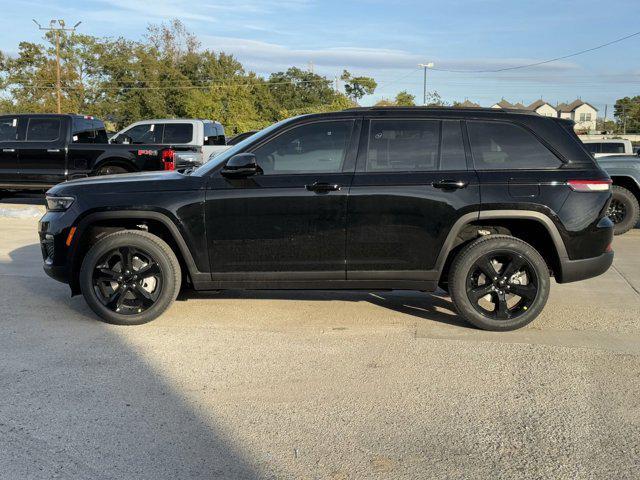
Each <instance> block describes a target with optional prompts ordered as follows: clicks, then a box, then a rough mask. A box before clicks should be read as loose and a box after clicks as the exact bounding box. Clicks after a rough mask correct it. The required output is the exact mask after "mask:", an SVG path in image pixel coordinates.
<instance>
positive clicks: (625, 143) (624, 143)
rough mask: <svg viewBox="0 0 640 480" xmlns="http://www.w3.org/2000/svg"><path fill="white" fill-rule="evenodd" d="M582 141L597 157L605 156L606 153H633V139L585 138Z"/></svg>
mask: <svg viewBox="0 0 640 480" xmlns="http://www.w3.org/2000/svg"><path fill="white" fill-rule="evenodd" d="M582 142H583V143H584V145H585V147H586V148H587V150H588V151H589V152H591V153H592V154H593V156H594V157H596V158H599V157H604V156H605V155H633V145H632V144H631V140H623V139H622V138H620V139H596V140H583V141H582Z"/></svg>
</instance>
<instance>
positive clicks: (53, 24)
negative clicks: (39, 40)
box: [33, 20, 82, 113]
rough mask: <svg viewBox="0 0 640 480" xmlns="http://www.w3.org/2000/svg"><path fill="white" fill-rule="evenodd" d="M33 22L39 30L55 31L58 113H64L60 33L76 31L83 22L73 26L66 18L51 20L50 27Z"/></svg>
mask: <svg viewBox="0 0 640 480" xmlns="http://www.w3.org/2000/svg"><path fill="white" fill-rule="evenodd" d="M33 23H35V24H36V25H37V26H38V29H39V30H44V31H45V32H54V34H55V37H56V96H57V100H58V113H62V107H61V103H62V88H61V86H60V33H61V32H75V31H76V28H78V25H80V24H81V23H82V22H78V23H76V24H75V25H74V26H73V27H71V28H66V27H65V25H66V24H65V21H64V20H51V21H50V22H49V26H48V27H43V26H42V25H40V24H39V23H38V22H37V21H36V20H33ZM56 25H57V26H56Z"/></svg>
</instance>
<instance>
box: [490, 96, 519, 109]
mask: <svg viewBox="0 0 640 480" xmlns="http://www.w3.org/2000/svg"><path fill="white" fill-rule="evenodd" d="M491 108H515V107H514V106H513V104H512V103H509V102H507V101H506V100H505V99H504V98H503V99H502V100H500V101H499V102H498V103H494V104H493V105H491Z"/></svg>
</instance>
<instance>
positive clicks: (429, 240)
mask: <svg viewBox="0 0 640 480" xmlns="http://www.w3.org/2000/svg"><path fill="white" fill-rule="evenodd" d="M610 197H611V188H610V179H609V177H608V176H607V174H606V173H605V172H603V171H602V170H601V169H600V168H599V167H598V166H597V165H596V164H595V162H594V160H593V158H592V157H591V155H590V154H589V153H588V152H587V151H585V150H584V148H583V147H582V144H581V143H580V141H579V140H578V139H577V137H576V136H575V135H574V134H573V129H572V123H571V122H569V121H566V120H561V119H556V118H548V117H542V116H538V115H536V114H530V113H524V112H518V111H504V110H491V109H454V108H422V107H417V108H360V109H353V110H346V111H342V112H336V113H327V114H318V115H306V116H301V117H296V118H293V119H289V120H285V121H282V122H280V123H277V124H275V125H273V126H271V127H269V128H267V129H265V130H263V131H261V132H259V133H257V134H255V135H253V136H251V137H249V138H248V139H246V140H244V141H242V142H240V143H239V144H237V145H235V146H234V147H233V148H232V149H230V150H228V151H227V152H225V153H223V154H221V155H219V156H218V157H216V158H215V159H214V160H212V161H210V162H208V163H207V164H205V165H204V166H202V167H200V168H198V169H197V170H195V171H192V172H185V173H184V174H181V173H177V172H155V173H140V174H130V175H118V176H107V177H99V178H92V179H86V180H76V181H71V182H67V183H64V184H61V185H58V186H56V187H54V188H52V189H51V190H49V192H48V196H47V202H48V210H49V211H48V213H47V214H46V215H45V216H44V217H43V218H42V220H41V222H40V238H41V241H42V253H43V256H44V259H45V264H44V268H45V270H46V271H47V273H48V274H49V275H51V276H52V277H54V278H56V279H59V280H62V281H64V282H67V283H69V285H70V286H71V290H72V293H73V294H78V293H80V292H81V293H82V294H83V295H84V297H85V299H86V301H87V303H88V304H89V305H90V306H91V308H92V309H93V310H94V311H95V312H96V313H97V314H98V315H100V316H101V317H102V318H103V319H104V320H106V321H108V322H111V323H118V324H140V323H144V322H148V321H150V320H152V319H154V318H156V317H157V316H158V315H160V314H161V313H162V312H163V311H164V310H165V309H167V307H168V306H169V305H170V304H171V302H173V300H174V299H175V298H176V296H177V294H178V291H179V290H180V288H181V286H182V285H183V284H184V285H190V286H192V287H193V288H195V289H196V290H210V289H371V290H376V289H377V290H385V289H412V290H423V291H433V290H435V289H436V288H437V287H438V286H440V287H441V288H443V289H444V290H446V291H448V292H449V293H450V294H451V297H452V299H453V301H454V302H455V305H456V307H457V309H458V311H459V312H460V314H461V315H462V316H463V317H464V318H465V319H467V320H468V321H469V322H471V323H473V324H474V325H476V326H478V327H480V328H484V329H490V330H511V329H515V328H518V327H522V326H523V325H526V324H527V323H529V322H531V321H532V320H533V319H534V318H536V316H537V315H538V314H539V313H540V312H541V310H542V309H543V307H544V305H545V303H546V301H547V296H548V294H549V288H550V280H549V277H550V275H553V276H554V277H555V279H556V281H557V282H560V283H563V282H572V281H575V280H581V279H585V278H589V277H593V276H596V275H599V274H601V273H603V272H604V271H605V270H607V268H609V266H610V265H611V262H612V261H613V252H612V250H611V241H612V236H613V225H612V223H611V221H610V220H609V218H607V216H606V212H607V207H608V203H609V200H610Z"/></svg>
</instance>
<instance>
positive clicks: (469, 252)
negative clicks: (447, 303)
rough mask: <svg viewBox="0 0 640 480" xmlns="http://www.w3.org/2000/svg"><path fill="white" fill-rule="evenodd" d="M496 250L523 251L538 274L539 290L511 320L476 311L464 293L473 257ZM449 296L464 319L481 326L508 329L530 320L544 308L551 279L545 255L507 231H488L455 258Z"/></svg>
mask: <svg viewBox="0 0 640 480" xmlns="http://www.w3.org/2000/svg"><path fill="white" fill-rule="evenodd" d="M496 251H508V252H511V253H514V254H518V255H522V256H523V257H524V258H526V259H527V260H528V262H529V263H530V264H531V266H532V267H533V269H534V270H535V273H536V275H537V277H538V293H537V296H536V299H535V300H534V301H533V303H532V304H531V306H530V307H529V309H528V311H527V312H525V313H524V314H522V315H520V316H518V317H517V318H515V319H510V320H494V319H491V318H489V317H486V316H484V315H482V314H481V313H480V312H478V311H477V310H476V309H475V308H474V306H473V305H472V303H471V300H469V297H468V295H467V287H466V283H467V277H468V275H469V272H470V270H471V268H472V266H473V264H474V263H475V262H476V260H477V259H478V258H480V257H482V256H484V255H487V254H490V253H492V252H496ZM449 286H450V291H451V298H452V300H453V302H454V304H455V306H456V308H457V309H458V312H459V313H460V314H461V315H462V317H464V318H465V319H466V320H467V321H469V322H470V323H472V324H473V325H475V326H476V327H478V328H481V329H483V330H493V331H507V330H515V329H518V328H521V327H524V326H525V325H527V324H529V323H531V322H532V321H533V320H535V318H536V317H537V316H538V315H539V314H540V313H541V312H542V310H543V309H544V307H545V305H546V303H547V299H548V297H549V291H550V288H551V280H550V278H549V270H548V267H547V264H546V263H545V261H544V259H543V258H542V257H541V256H540V254H539V253H538V251H537V250H536V249H534V248H533V247H532V246H531V245H529V244H527V243H526V242H523V241H521V240H519V239H516V238H514V237H510V236H506V235H489V236H486V237H482V238H480V239H478V240H476V241H474V242H472V243H471V244H469V245H468V246H467V247H465V248H464V249H463V250H462V251H461V252H460V253H459V254H458V256H457V257H456V259H455V260H454V264H453V266H452V277H451V283H450V284H449Z"/></svg>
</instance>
